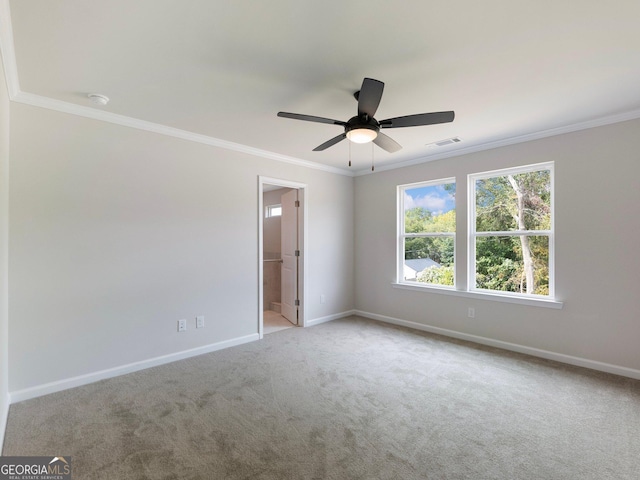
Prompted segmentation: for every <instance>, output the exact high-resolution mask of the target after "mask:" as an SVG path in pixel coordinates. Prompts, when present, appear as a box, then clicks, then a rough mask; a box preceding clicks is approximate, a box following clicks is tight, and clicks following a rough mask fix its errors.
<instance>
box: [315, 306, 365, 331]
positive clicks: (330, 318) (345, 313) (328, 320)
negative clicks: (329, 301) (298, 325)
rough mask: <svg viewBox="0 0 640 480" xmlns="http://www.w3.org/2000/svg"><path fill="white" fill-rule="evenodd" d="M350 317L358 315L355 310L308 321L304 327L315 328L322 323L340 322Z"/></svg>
mask: <svg viewBox="0 0 640 480" xmlns="http://www.w3.org/2000/svg"><path fill="white" fill-rule="evenodd" d="M350 315H356V311H355V310H347V311H346V312H340V313H334V314H333V315H327V316H326V317H320V318H314V319H313V320H307V321H306V322H305V324H304V326H305V327H313V326H314V325H320V324H321V323H326V322H331V321H332V320H338V319H339V318H344V317H348V316H350ZM363 316H364V315H363Z"/></svg>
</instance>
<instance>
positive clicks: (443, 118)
mask: <svg viewBox="0 0 640 480" xmlns="http://www.w3.org/2000/svg"><path fill="white" fill-rule="evenodd" d="M454 117H455V113H454V112H452V111H450V112H432V113H418V114H416V115H406V116H404V117H395V118H387V119H386V120H381V121H380V128H399V127H419V126H421V125H435V124H437V123H448V122H453V119H454Z"/></svg>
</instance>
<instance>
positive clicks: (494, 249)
mask: <svg viewBox="0 0 640 480" xmlns="http://www.w3.org/2000/svg"><path fill="white" fill-rule="evenodd" d="M553 168H554V166H553V162H547V163H540V164H536V165H528V166H523V167H516V168H508V169H503V170H494V171H490V172H482V173H472V174H469V175H467V180H468V181H467V182H465V183H460V184H456V179H455V178H446V179H441V180H433V181H427V182H420V183H412V184H407V185H399V186H398V236H397V238H398V242H397V258H398V262H397V276H396V278H397V280H396V282H394V286H396V287H398V288H407V289H412V290H422V291H424V290H430V289H431V290H432V291H434V290H437V291H438V293H441V294H445V295H456V296H464V297H472V298H478V296H480V295H481V296H482V298H484V299H492V300H499V301H503V302H511V303H520V304H525V305H536V306H544V307H549V308H562V302H560V301H558V300H557V299H556V298H555V292H554V220H553V188H554V173H553V172H554V170H553ZM456 191H457V193H458V195H457V196H456ZM456 199H457V201H458V202H468V203H467V208H466V209H465V208H460V207H464V205H463V204H458V211H465V210H466V212H467V219H466V220H467V221H466V222H459V223H458V230H457V232H456ZM456 233H457V234H458V239H457V243H458V247H459V248H460V247H462V246H464V250H463V252H465V251H466V254H464V253H463V254H462V255H457V254H456ZM456 257H458V259H462V261H465V262H466V265H458V268H457V269H456V261H455V260H456ZM456 270H457V271H456ZM434 287H435V288H434Z"/></svg>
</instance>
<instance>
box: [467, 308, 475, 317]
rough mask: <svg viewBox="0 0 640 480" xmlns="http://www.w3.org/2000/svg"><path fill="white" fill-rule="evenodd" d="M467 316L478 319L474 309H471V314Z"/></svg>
mask: <svg viewBox="0 0 640 480" xmlns="http://www.w3.org/2000/svg"><path fill="white" fill-rule="evenodd" d="M467 315H468V317H469V318H476V309H475V308H473V307H469V313H468V314H467Z"/></svg>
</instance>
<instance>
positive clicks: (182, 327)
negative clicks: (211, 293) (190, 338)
mask: <svg viewBox="0 0 640 480" xmlns="http://www.w3.org/2000/svg"><path fill="white" fill-rule="evenodd" d="M178 331H179V332H186V331H187V320H186V319H185V318H183V319H182V320H178Z"/></svg>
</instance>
